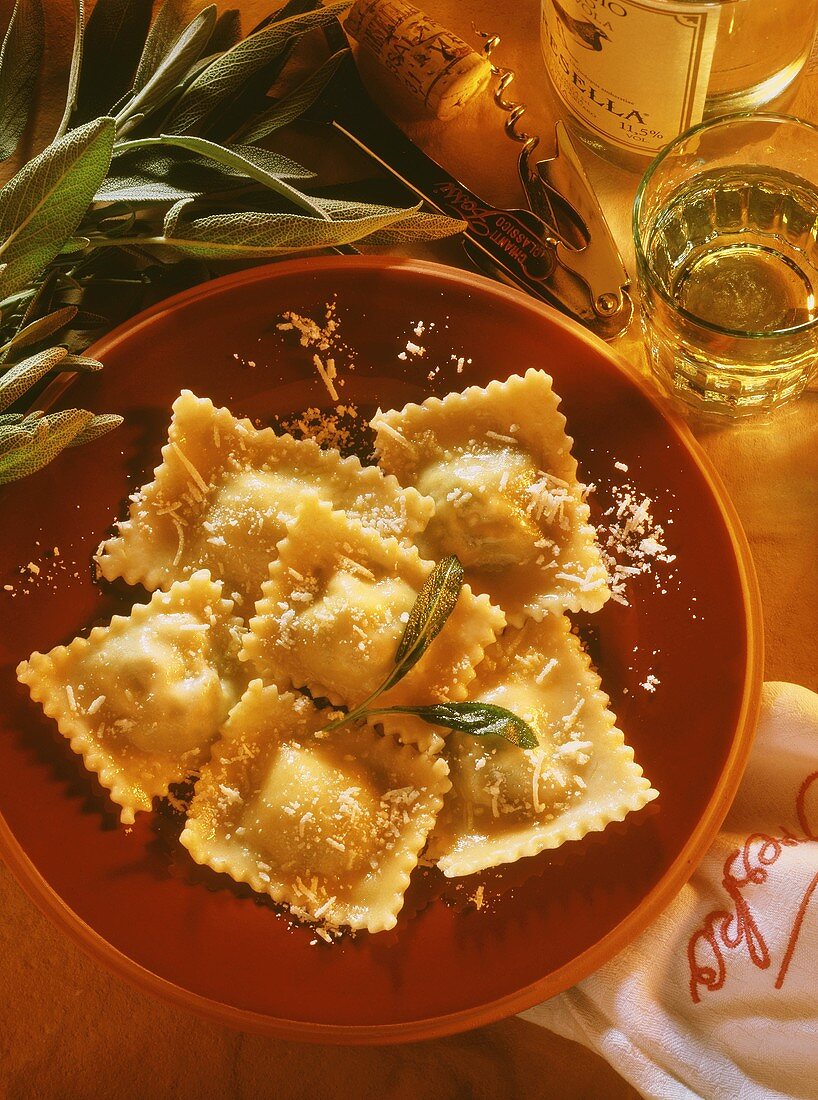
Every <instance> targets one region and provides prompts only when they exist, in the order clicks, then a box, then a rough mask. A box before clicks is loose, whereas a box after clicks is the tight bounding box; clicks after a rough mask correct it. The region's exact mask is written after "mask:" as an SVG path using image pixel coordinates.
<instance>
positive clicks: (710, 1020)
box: [523, 683, 818, 1100]
mask: <svg viewBox="0 0 818 1100" xmlns="http://www.w3.org/2000/svg"><path fill="white" fill-rule="evenodd" d="M523 1018H524V1019H527V1020H530V1021H533V1022H534V1023H537V1024H540V1025H542V1026H543V1027H547V1028H549V1029H550V1030H552V1031H556V1032H557V1033H558V1034H560V1035H563V1036H565V1037H567V1038H569V1039H574V1040H576V1041H577V1042H580V1043H583V1044H584V1045H585V1046H587V1047H590V1048H591V1049H592V1050H595V1051H596V1052H597V1053H598V1054H601V1055H602V1057H603V1058H606V1059H607V1060H608V1061H609V1062H610V1063H611V1065H612V1066H613V1067H614V1068H615V1069H616V1070H617V1072H618V1073H620V1074H621V1075H622V1076H623V1077H624V1078H626V1080H628V1081H630V1082H631V1083H632V1084H633V1085H634V1086H635V1088H637V1089H639V1091H640V1092H641V1093H642V1094H643V1095H644V1096H647V1097H656V1098H661V1100H677V1098H678V1100H681V1098H685V1100H688V1098H690V1097H705V1098H707V1100H710V1098H715V1100H727V1098H729V1100H736V1098H740V1100H749V1098H755V1097H765V1098H766V1097H799V1098H801V1097H807V1098H818V695H816V694H814V693H813V692H811V691H808V690H807V689H806V688H802V687H797V686H795V685H794V684H780V683H771V684H765V685H764V689H763V697H762V708H761V717H760V720H759V725H758V733H757V736H756V741H755V745H754V747H753V751H752V756H751V758H750V763H749V765H748V768H747V771H746V773H745V776H744V779H743V780H742V784H741V788H740V790H739V793H738V796H737V797H736V800H735V803H734V804H733V807H732V808H731V810H730V813H729V814H728V816H727V819H726V821H725V823H724V826H723V830H722V832H721V833H720V834H719V836H718V837H717V838H716V840H715V842H714V843H713V846H712V847H711V849H710V851H709V852H708V854H707V856H706V857H705V859H704V861H703V862H702V864H701V866H700V867H699V868H698V870H697V871H696V873H695V874H694V875H693V877H692V879H691V880H690V882H689V883H688V884H687V885H686V886H685V887H684V888H683V890H682V891H681V893H680V894H679V895H678V896H677V897H676V899H675V900H674V901H673V903H672V904H671V905H670V906H669V908H668V909H667V910H666V911H665V912H664V913H663V914H662V916H661V917H660V918H659V919H658V920H657V921H656V923H655V924H653V925H652V926H651V927H650V928H648V929H647V931H645V932H643V933H642V935H641V936H640V937H639V938H638V939H637V940H636V941H635V942H634V943H633V944H632V945H631V946H630V947H628V948H626V949H625V950H624V951H622V952H620V954H619V955H617V956H616V957H615V958H614V959H612V960H611V961H610V962H609V963H607V964H606V965H605V966H603V967H602V969H601V970H598V971H597V972H596V973H595V974H593V975H592V976H591V977H590V978H587V979H586V980H585V981H583V982H580V983H579V984H578V985H576V986H574V988H573V989H569V990H568V991H567V992H565V993H562V994H560V995H559V996H558V997H554V998H552V999H551V1000H550V1001H546V1002H544V1003H543V1004H541V1005H538V1006H537V1007H536V1008H533V1009H531V1010H530V1011H529V1012H526V1013H523Z"/></svg>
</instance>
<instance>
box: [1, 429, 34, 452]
mask: <svg viewBox="0 0 818 1100" xmlns="http://www.w3.org/2000/svg"><path fill="white" fill-rule="evenodd" d="M34 433H35V428H34V426H32V427H22V426H18V427H8V428H2V427H0V457H2V456H3V455H7V454H11V452H12V451H17V450H19V449H20V448H21V447H26V446H28V444H29V443H30V442H31V441H32V439H33V438H34Z"/></svg>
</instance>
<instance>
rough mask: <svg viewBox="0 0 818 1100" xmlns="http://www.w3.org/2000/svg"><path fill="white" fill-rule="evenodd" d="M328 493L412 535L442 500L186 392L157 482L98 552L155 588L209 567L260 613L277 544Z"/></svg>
mask: <svg viewBox="0 0 818 1100" xmlns="http://www.w3.org/2000/svg"><path fill="white" fill-rule="evenodd" d="M307 496H315V497H321V498H322V499H324V500H328V501H331V502H332V503H333V504H334V505H335V506H336V507H339V508H345V509H347V510H348V511H349V512H350V514H351V515H354V516H355V517H356V518H357V519H359V520H360V521H361V522H362V523H363V524H365V525H367V526H370V527H373V528H374V529H375V530H377V531H379V532H380V533H381V534H384V535H389V536H394V537H397V538H400V539H406V540H410V539H412V538H413V537H414V536H415V535H416V534H417V533H418V532H419V531H420V530H421V529H422V528H423V527H424V526H425V524H426V523H427V522H428V520H429V518H430V516H431V514H432V512H433V510H434V506H433V504H432V502H431V501H429V500H425V499H423V498H422V497H421V496H420V494H419V493H417V492H416V491H415V490H414V489H409V490H404V489H401V487H400V485H399V484H398V482H397V481H396V480H395V478H393V477H388V476H384V474H383V473H382V472H381V471H380V470H379V469H377V468H376V467H374V466H362V465H361V463H360V462H359V461H358V459H357V458H341V456H340V454H339V453H338V452H337V451H330V450H322V449H320V448H319V447H318V445H317V444H316V443H314V442H313V441H312V440H297V439H293V438H292V437H291V436H289V435H276V434H275V432H274V431H273V430H272V428H266V429H264V430H263V431H258V430H257V429H256V428H254V427H253V425H252V424H251V422H250V421H249V420H237V419H236V418H235V417H233V415H232V414H231V413H230V412H229V411H228V410H227V409H219V408H216V407H215V406H214V405H213V403H212V401H209V400H206V399H204V398H198V397H195V396H194V395H193V394H192V393H191V392H190V391H189V390H184V391H183V392H182V394H181V395H180V396H179V397H178V398H177V400H176V401H175V402H174V405H173V419H172V420H171V424H170V430H169V433H168V443H167V446H166V447H165V448H164V449H163V451H162V463H161V465H160V466H158V467H157V469H156V470H155V472H154V480H153V481H152V482H151V483H150V484H149V485H145V486H144V487H143V488H142V489H140V490H139V492H138V493H136V494H135V495H134V496H133V497H132V498H131V507H130V512H129V516H128V519H127V520H124V521H122V522H120V523H119V525H118V534H117V535H116V537H114V538H112V539H109V540H108V541H107V542H104V543H103V544H102V546H101V547H100V550H99V552H98V555H97V564H98V568H99V572H100V573H101V575H102V576H103V577H105V578H106V579H108V580H113V579H114V578H116V577H123V578H124V579H125V580H126V581H127V583H128V584H142V585H144V586H145V588H147V589H148V590H149V591H153V590H154V589H156V588H164V589H166V588H168V586H169V585H170V584H172V583H173V581H175V580H180V579H182V578H184V577H186V576H189V575H190V573H192V572H194V571H195V570H196V569H199V568H202V567H206V568H208V569H210V571H211V573H212V574H213V576H214V577H217V578H219V579H221V580H223V581H224V586H225V594H226V595H228V596H229V597H230V598H231V599H232V600H233V601H234V603H235V605H236V610H237V612H238V613H239V614H241V615H244V616H247V615H249V614H251V613H252V610H253V604H254V602H255V600H256V599H257V598H258V595H259V589H260V587H261V582H262V581H263V580H264V579H265V578H266V576H267V566H268V564H269V562H271V561H272V560H273V559H274V558H275V556H276V544H277V543H278V541H279V540H280V539H281V538H283V537H284V535H285V534H286V530H287V526H288V524H289V523H290V522H292V520H293V519H294V518H295V513H296V511H297V509H298V505H299V504H300V502H301V501H302V500H304V499H305V498H306V497H307Z"/></svg>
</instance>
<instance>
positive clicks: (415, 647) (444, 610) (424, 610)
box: [390, 554, 463, 686]
mask: <svg viewBox="0 0 818 1100" xmlns="http://www.w3.org/2000/svg"><path fill="white" fill-rule="evenodd" d="M462 587H463V566H462V565H461V564H460V561H459V560H458V558H457V557H455V555H454V554H450V555H449V556H448V557H446V558H443V559H442V561H439V562H438V563H437V565H436V566H435V567H434V569H433V570H432V572H431V573H430V574H429V576H428V577H427V578H426V581H425V583H424V585H423V587H422V588H421V590H420V592H418V594H417V598H416V600H415V602H414V604H413V606H412V610H411V611H410V612H409V621H408V622H407V624H406V628H405V629H404V631H403V637H402V638H401V640H400V643H399V645H398V648H397V651H396V653H395V665H396V672H400V676H398V677H397V678H396V677H395V674H394V673H393V675H392V677H390V686H391V685H392V684H395V683H397V682H398V679H402V678H403V676H405V675H406V673H407V672H408V671H409V669H410V668H412V667H413V666H414V665H416V664H417V663H418V661H419V660H420V658H421V657H422V656H423V654H424V653H425V652H426V650H427V649H428V648H429V646H430V644H431V643H432V642H433V641H434V639H435V638H436V637H437V636H438V634H439V633H440V632H441V630H442V629H443V627H444V626H445V625H446V623H447V621H448V618H449V616H450V615H451V613H452V612H453V611H454V608H455V604H456V603H457V600H458V597H459V596H460V589H461V588H462Z"/></svg>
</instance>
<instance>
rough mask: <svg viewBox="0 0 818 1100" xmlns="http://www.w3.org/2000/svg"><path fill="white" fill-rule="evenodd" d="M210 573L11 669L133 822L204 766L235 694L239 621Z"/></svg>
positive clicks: (240, 672) (242, 678)
mask: <svg viewBox="0 0 818 1100" xmlns="http://www.w3.org/2000/svg"><path fill="white" fill-rule="evenodd" d="M221 593H222V586H221V584H220V583H219V582H216V581H212V580H211V579H210V574H209V573H208V572H207V571H206V570H201V571H200V572H198V573H195V574H194V575H193V576H192V577H191V578H190V580H187V581H180V582H177V583H176V584H174V585H172V586H171V588H170V590H169V591H168V592H157V593H155V594H154V596H153V598H152V599H151V601H150V603H147V604H137V606H136V607H134V608H133V610H132V611H131V614H130V615H128V616H127V617H123V616H121V615H115V616H114V618H113V619H111V622H110V624H109V625H108V626H97V627H94V629H93V630H92V631H91V633H90V634H89V635H88V637H87V638H75V639H74V641H73V642H71V644H70V645H68V646H57V647H56V648H55V649H52V650H51V651H50V653H32V655H31V657H29V659H28V660H27V661H23V662H22V663H21V664H20V665H19V667H18V669H17V679H18V680H19V681H20V682H21V683H23V684H27V685H28V688H29V691H30V693H31V697H32V699H34V700H35V702H38V703H40V704H41V705H42V708H43V710H44V711H45V713H46V714H47V715H48V717H49V718H53V719H55V720H56V722H57V725H58V726H59V730H60V733H62V735H63V736H64V737H67V738H68V739H69V740H70V742H71V748H72V749H73V750H74V752H76V753H79V754H80V755H81V756H82V757H83V760H84V762H85V766H86V768H87V769H88V770H89V771H92V772H96V774H97V776H98V778H99V781H100V783H101V784H102V786H103V787H106V788H107V789H108V791H110V794H111V799H112V800H113V801H114V802H116V803H117V804H118V805H119V806H121V807H122V812H121V815H120V816H121V819H122V821H123V822H125V823H126V824H131V823H132V822H133V820H134V815H135V813H136V812H137V811H139V810H150V808H151V804H152V801H153V798H154V796H158V795H165V794H167V793H168V789H169V787H170V785H171V784H172V783H179V782H181V781H182V780H183V779H185V778H187V777H188V776H189V775H191V774H192V773H193V772H195V771H197V769H198V768H199V767H200V766H201V764H202V763H203V762H204V761H205V760H206V759H207V757H208V754H209V752H210V745H211V742H212V741H213V740H214V739H215V737H216V736H217V734H218V731H219V727H220V726H221V725H222V723H223V722H224V720H225V718H226V717H227V714H228V712H229V711H230V708H231V707H232V706H233V705H234V704H235V702H236V701H237V699H238V698H239V697H240V696H241V694H242V691H243V690H244V686H245V684H246V683H247V679H248V677H247V674H246V672H247V669H246V666H244V665H242V664H241V662H240V661H239V648H240V645H241V634H242V632H243V630H244V626H243V623H242V622H241V620H240V619H238V618H237V617H236V616H235V615H234V614H233V604H232V602H231V601H230V600H224V599H222V598H221Z"/></svg>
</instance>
